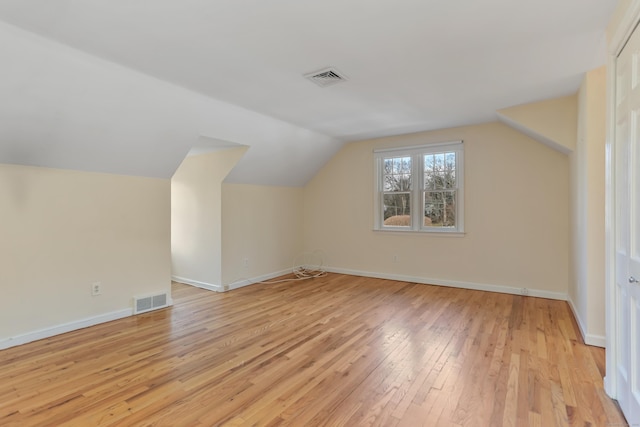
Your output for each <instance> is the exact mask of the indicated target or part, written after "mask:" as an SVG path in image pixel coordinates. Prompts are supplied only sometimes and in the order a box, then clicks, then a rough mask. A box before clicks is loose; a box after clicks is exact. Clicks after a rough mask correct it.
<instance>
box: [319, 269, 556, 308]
mask: <svg viewBox="0 0 640 427" xmlns="http://www.w3.org/2000/svg"><path fill="white" fill-rule="evenodd" d="M326 270H327V271H329V272H332V273H342V274H350V275H354V276H364V277H375V278H377V279H389V280H399V281H402V282H413V283H421V284H424V285H436V286H449V287H451V288H461V289H473V290H476V291H488V292H498V293H502V294H514V295H523V293H522V288H513V287H510V286H503V285H489V284H486V283H472V282H460V281H457V280H446V279H433V278H428V277H415V276H405V275H401V274H388V273H378V272H370V271H359V270H351V269H347V268H335V267H327V269H326ZM527 292H528V293H527V295H528V296H531V297H539V298H548V299H555V300H561V301H566V300H567V299H568V295H567V294H563V293H560V292H551V291H544V290H539V289H527Z"/></svg>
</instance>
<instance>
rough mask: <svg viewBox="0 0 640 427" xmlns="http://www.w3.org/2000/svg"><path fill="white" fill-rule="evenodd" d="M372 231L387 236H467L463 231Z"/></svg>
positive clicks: (381, 229)
mask: <svg viewBox="0 0 640 427" xmlns="http://www.w3.org/2000/svg"><path fill="white" fill-rule="evenodd" d="M373 231H374V232H381V233H387V234H421V235H426V236H436V237H464V236H465V235H466V234H467V233H466V232H464V231H432V230H402V229H391V228H374V229H373Z"/></svg>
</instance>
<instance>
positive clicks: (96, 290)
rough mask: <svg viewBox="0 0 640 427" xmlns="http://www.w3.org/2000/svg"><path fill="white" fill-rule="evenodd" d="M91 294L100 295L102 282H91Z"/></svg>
mask: <svg viewBox="0 0 640 427" xmlns="http://www.w3.org/2000/svg"><path fill="white" fill-rule="evenodd" d="M91 295H92V296H94V297H96V296H98V295H102V283H100V282H94V283H92V284H91Z"/></svg>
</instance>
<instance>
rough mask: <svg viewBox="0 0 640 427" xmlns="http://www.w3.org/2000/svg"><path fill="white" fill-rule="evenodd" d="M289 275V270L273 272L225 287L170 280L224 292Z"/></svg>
mask: <svg viewBox="0 0 640 427" xmlns="http://www.w3.org/2000/svg"><path fill="white" fill-rule="evenodd" d="M289 273H291V269H290V268H289V269H286V270H280V271H274V272H273V273H267V274H263V275H261V276H256V277H251V278H247V279H244V278H243V279H238V280H235V281H233V282H231V283H229V284H227V285H213V284H211V283H205V282H200V281H198V280H192V279H187V278H186V277H180V276H171V280H173V281H174V282H178V283H184V284H185V285H191V286H196V287H198V288H202V289H207V290H209V291H215V292H226V291H232V290H234V289H238V288H242V287H244V286H249V285H254V284H256V283H259V282H262V281H265V280H269V279H273V278H274V277H279V276H283V275H285V274H289Z"/></svg>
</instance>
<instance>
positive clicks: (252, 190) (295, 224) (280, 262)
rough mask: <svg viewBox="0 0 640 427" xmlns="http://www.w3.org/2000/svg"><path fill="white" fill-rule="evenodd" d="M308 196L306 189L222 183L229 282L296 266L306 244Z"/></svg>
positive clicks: (226, 280)
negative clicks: (305, 198) (304, 203)
mask: <svg viewBox="0 0 640 427" xmlns="http://www.w3.org/2000/svg"><path fill="white" fill-rule="evenodd" d="M302 201H303V198H302V189H301V188H291V187H266V186H259V185H243V184H223V185H222V224H223V227H222V265H223V267H222V282H223V283H224V284H225V285H234V284H237V283H238V282H239V281H243V280H246V279H249V278H257V277H261V276H264V275H268V276H271V275H273V273H277V272H282V271H284V270H286V271H287V272H290V271H291V268H292V266H293V261H294V258H295V257H296V256H297V255H298V254H299V253H300V252H301V251H302V248H303V245H302V235H303V229H302V224H303V218H302V215H303V209H302ZM245 258H246V259H247V265H246V266H245V264H244V259H245Z"/></svg>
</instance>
